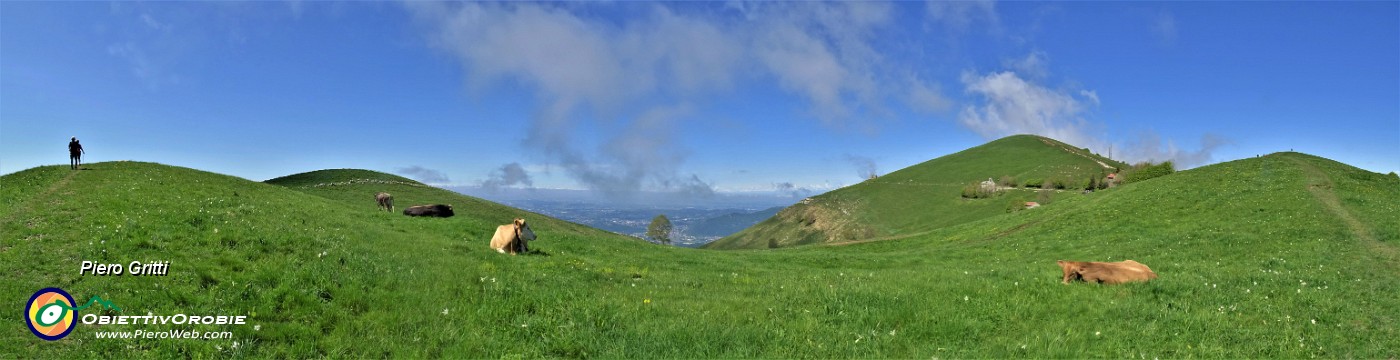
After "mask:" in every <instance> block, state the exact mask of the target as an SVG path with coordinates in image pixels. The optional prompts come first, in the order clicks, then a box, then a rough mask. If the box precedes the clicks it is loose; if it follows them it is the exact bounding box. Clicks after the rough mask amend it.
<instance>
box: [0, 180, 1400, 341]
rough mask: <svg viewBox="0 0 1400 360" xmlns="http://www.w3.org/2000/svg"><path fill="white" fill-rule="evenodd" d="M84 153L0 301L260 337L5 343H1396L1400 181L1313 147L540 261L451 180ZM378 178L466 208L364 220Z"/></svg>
mask: <svg viewBox="0 0 1400 360" xmlns="http://www.w3.org/2000/svg"><path fill="white" fill-rule="evenodd" d="M90 167H92V168H93V170H91V171H81V172H71V171H69V170H67V169H66V168H63V167H61V166H54V167H42V168H36V169H31V170H26V171H23V172H19V173H15V174H11V175H6V176H5V177H3V178H0V183H3V186H0V188H3V189H4V190H0V196H3V197H0V201H3V204H4V208H3V210H0V211H3V213H2V214H5V216H6V217H4V218H0V219H5V220H4V222H3V223H0V230H3V232H4V234H3V236H0V273H3V274H5V278H6V281H4V282H0V290H3V292H0V293H3V294H6V295H5V296H6V297H7V298H8V299H9V300H6V302H8V303H10V304H14V305H12V306H21V305H19V304H22V303H23V301H24V300H25V299H27V297H28V296H29V294H31V293H32V292H33V291H35V290H37V289H39V288H42V287H47V286H58V287H62V288H64V289H66V290H68V291H69V292H70V293H73V294H74V296H75V297H79V298H86V297H89V296H91V295H100V296H102V297H103V298H105V299H108V300H112V301H113V302H114V303H116V304H117V305H119V306H121V307H122V308H123V309H124V311H126V312H136V313H140V314H144V313H146V312H148V311H149V312H155V313H157V314H169V313H176V312H186V313H208V312H226V313H233V314H249V315H251V316H252V318H251V320H250V323H252V324H257V325H259V329H260V330H254V329H253V328H252V326H246V327H232V328H228V329H230V330H231V331H233V332H234V333H235V337H236V339H234V340H213V341H205V340H166V341H155V340H143V341H122V340H97V339H93V333H94V332H95V331H98V330H105V329H116V330H120V329H136V328H141V327H139V326H119V325H111V326H107V327H106V328H103V329H94V327H93V326H86V325H80V326H79V327H78V329H77V330H75V331H74V333H73V335H70V336H69V337H68V338H65V339H63V340H60V341H57V342H46V341H42V340H39V339H37V338H35V337H34V336H32V335H30V334H29V333H28V331H27V330H26V329H25V328H24V327H23V325H19V324H21V323H22V322H23V320H22V319H21V318H20V315H19V310H20V309H19V308H15V309H12V310H13V311H5V312H0V322H3V323H8V324H14V325H13V326H8V327H5V328H3V330H0V354H4V355H9V356H5V357H20V358H35V357H38V358H57V357H123V358H125V357H201V358H208V357H221V358H222V357H254V358H269V357H272V358H284V357H320V356H326V357H337V358H341V357H354V358H361V357H399V358H405V357H406V358H418V357H453V358H462V357H466V358H502V357H508V358H514V357H603V358H610V357H629V358H810V357H818V358H852V357H854V358H929V357H940V358H961V357H979V358H984V357H998V358H1001V357H1016V358H1021V357H1037V358H1043V357H1061V358H1064V357H1072V358H1086V357H1094V358H1126V357H1133V358H1193V357H1212V358H1222V357H1223V358H1245V357H1248V358H1305V357H1334V358H1335V357H1348V358H1349V357H1357V358H1390V357H1396V356H1400V352H1398V351H1400V340H1397V339H1400V331H1397V330H1396V329H1397V326H1400V298H1397V297H1396V296H1394V294H1396V293H1400V277H1397V275H1400V260H1397V259H1396V258H1394V257H1393V256H1392V255H1393V254H1394V249H1395V247H1396V246H1400V244H1397V239H1396V238H1395V229H1396V226H1397V223H1400V217H1397V216H1393V215H1396V214H1397V211H1400V210H1398V209H1397V207H1396V206H1397V205H1395V204H1400V181H1397V180H1395V179H1394V178H1391V177H1385V176H1380V175H1376V174H1371V173H1368V172H1365V171H1362V170H1359V169H1355V168H1352V167H1349V166H1346V165H1343V164H1338V163H1335V162H1332V161H1329V160H1326V159H1321V158H1316V157H1312V156H1307V155H1302V154H1293V153H1286V154H1275V155H1270V156H1266V157H1263V158H1258V159H1248V160H1241V161H1234V162H1229V163H1223V164H1217V165H1212V166H1207V167H1202V168H1198V169H1193V170H1189V171H1184V172H1180V173H1178V174H1176V175H1173V176H1168V177H1162V178H1158V179H1153V180H1149V181H1144V182H1141V183H1135V184H1130V185H1126V186H1123V187H1120V188H1116V189H1113V190H1112V191H1106V192H1100V193H1095V194H1092V195H1087V196H1080V195H1074V196H1061V197H1060V198H1058V199H1057V200H1056V202H1055V203H1054V204H1053V206H1047V207H1042V208H1040V209H1034V210H1030V211H1021V212H1016V213H1011V214H1002V215H995V216H990V217H988V218H985V219H982V220H977V221H970V222H964V223H961V224H955V225H950V226H945V227H940V228H936V229H931V230H928V231H927V232H924V233H919V234H913V235H910V236H906V237H902V238H897V239H891V240H888V241H878V242H870V243H860V244H852V245H845V246H804V247H796V248H791V249H778V250H754V251H707V250H693V249H682V248H673V247H662V246H656V245H651V244H647V243H644V242H641V241H636V240H631V239H629V238H625V237H621V236H616V235H611V234H607V233H604V232H601V231H597V230H592V229H588V228H584V227H581V226H578V225H574V224H570V223H567V222H562V221H556V220H550V219H546V218H540V219H538V220H535V219H534V218H535V217H537V216H535V215H528V214H527V215H526V216H529V217H531V219H532V220H531V221H532V224H534V225H533V227H535V231H536V232H537V233H539V236H540V240H539V241H536V242H534V243H532V247H533V248H535V249H538V250H540V251H541V253H538V254H534V255H526V256H515V257H512V256H506V255H500V254H496V253H495V252H493V251H491V250H489V249H487V247H486V242H487V240H488V238H489V231H490V229H492V228H494V224H498V223H503V222H501V221H500V219H508V218H510V217H514V216H519V214H525V213H524V212H521V211H519V210H514V209H509V208H505V207H501V206H499V205H494V204H490V203H486V202H483V201H480V200H477V199H471V198H467V197H464V196H460V195H455V194H452V193H448V192H445V191H441V190H437V189H432V188H426V187H421V186H415V185H411V184H377V185H375V186H369V185H365V184H364V183H358V184H353V185H336V186H322V187H315V186H314V185H315V184H319V183H334V182H345V181H348V180H352V179H356V178H369V177H365V176H364V174H352V173H350V172H341V173H339V174H337V172H330V173H322V174H319V175H317V176H320V177H319V178H316V179H313V180H308V181H304V182H284V181H275V182H277V183H283V184H292V185H289V186H286V187H284V186H280V185H272V184H264V183H256V182H250V181H246V180H242V179H238V178H233V177H227V176H222V175H217V174H210V173H205V172H199V171H194V170H190V169H182V168H175V167H169V166H163V165H158V164H148V163H97V164H92V165H90ZM313 174H315V173H313ZM882 179H883V177H882ZM11 184H14V185H11ZM1326 184H1331V185H1330V186H1314V185H1326ZM12 186H13V188H12ZM362 186H365V187H362ZM14 188H18V189H20V190H22V191H13V190H12V189H14ZM379 190H386V191H389V192H391V193H394V194H395V197H396V200H397V202H398V205H399V206H405V205H407V204H409V203H411V202H424V203H452V204H454V207H455V208H456V210H457V213H458V215H457V216H456V217H453V218H448V219H424V218H408V217H404V216H402V215H397V214H389V213H386V212H383V211H375V207H374V201H373V199H372V194H373V192H375V191H379ZM1320 191H1325V192H1324V193H1319V192H1320ZM36 192H38V193H37V195H36ZM235 193H237V195H234V194H235ZM1328 194H1331V196H1332V198H1335V199H1336V201H1335V202H1331V201H1328V199H1330V198H1329V197H1328V196H1327V195H1328ZM406 200H407V201H406ZM1339 209H1340V210H1339ZM1346 216H1350V217H1351V218H1353V219H1354V221H1346V220H1344V219H1343V217H1346ZM118 226H120V227H118ZM216 228H217V229H219V232H217V233H216V232H214V231H213V229H216ZM104 240H105V242H103V241H104ZM1387 249H1388V250H1387ZM102 250H106V252H105V253H104V252H102ZM322 252H324V253H326V255H325V256H319V254H320V253H322ZM104 254H105V255H104ZM147 258H151V259H165V260H170V261H171V262H172V265H173V266H172V270H171V276H169V277H163V278H137V277H106V278H99V277H92V276H77V275H76V274H77V269H76V268H77V262H78V261H80V259H93V260H100V259H110V260H112V261H119V260H126V259H147ZM1059 259H1064V260H1095V261H1116V260H1121V259H1134V260H1137V261H1140V262H1142V263H1144V264H1147V265H1149V266H1151V267H1152V268H1153V269H1154V270H1155V271H1156V272H1157V273H1158V274H1159V275H1160V278H1159V279H1157V280H1154V281H1152V282H1149V283H1142V284H1130V285H1125V286H1098V285H1089V284H1076V285H1071V286H1065V285H1060V284H1059V277H1060V273H1059V269H1058V267H1056V266H1055V264H1054V261H1055V260H1059ZM128 261H129V260H128ZM444 310H446V314H444ZM1314 320H1315V321H1316V323H1314ZM192 327H193V328H195V329H208V330H222V329H224V328H219V327H202V326H192ZM152 330H164V329H152ZM235 340H236V341H239V342H240V346H239V347H238V348H236V349H234V348H232V347H231V345H232V342H233V341H235Z"/></svg>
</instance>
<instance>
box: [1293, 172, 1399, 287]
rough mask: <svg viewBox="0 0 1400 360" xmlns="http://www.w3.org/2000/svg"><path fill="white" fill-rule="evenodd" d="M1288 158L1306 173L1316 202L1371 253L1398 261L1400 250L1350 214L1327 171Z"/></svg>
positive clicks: (1309, 189) (1309, 188) (1309, 190)
mask: <svg viewBox="0 0 1400 360" xmlns="http://www.w3.org/2000/svg"><path fill="white" fill-rule="evenodd" d="M1288 160H1291V161H1293V162H1294V163H1297V164H1298V165H1299V167H1301V168H1302V169H1303V172H1304V173H1305V174H1307V177H1308V179H1307V180H1308V192H1310V193H1312V195H1313V197H1314V198H1316V199H1317V202H1319V203H1322V205H1323V206H1324V207H1326V208H1327V210H1328V211H1329V212H1331V213H1332V215H1333V216H1336V217H1337V219H1340V220H1342V223H1344V224H1346V226H1347V229H1348V230H1351V233H1352V234H1353V235H1356V238H1358V239H1361V242H1362V244H1364V245H1366V248H1367V249H1369V250H1371V251H1372V252H1373V253H1378V254H1380V255H1382V256H1384V257H1385V258H1386V259H1388V260H1390V261H1391V262H1392V263H1394V262H1400V250H1397V249H1396V248H1395V247H1394V246H1391V245H1389V244H1386V243H1383V242H1381V241H1380V240H1378V239H1376V235H1375V233H1374V232H1372V231H1371V228H1370V227H1368V226H1366V224H1365V223H1363V222H1361V220H1357V219H1356V216H1354V215H1352V214H1351V211H1348V210H1347V208H1346V207H1345V206H1343V205H1342V201H1341V199H1339V198H1337V193H1335V192H1333V191H1332V188H1333V187H1334V186H1335V185H1336V184H1335V183H1334V182H1332V178H1331V177H1329V176H1327V173H1325V172H1323V171H1322V170H1321V169H1318V168H1317V166H1314V165H1313V164H1310V163H1308V162H1307V161H1304V160H1300V159H1293V158H1289V159H1288Z"/></svg>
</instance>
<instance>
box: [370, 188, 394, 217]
mask: <svg viewBox="0 0 1400 360" xmlns="http://www.w3.org/2000/svg"><path fill="white" fill-rule="evenodd" d="M374 201H375V202H377V203H379V208H380V209H384V210H387V211H389V212H394V196H393V195H389V193H386V192H381V193H378V194H374Z"/></svg>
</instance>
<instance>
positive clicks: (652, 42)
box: [405, 2, 950, 193]
mask: <svg viewBox="0 0 1400 360" xmlns="http://www.w3.org/2000/svg"><path fill="white" fill-rule="evenodd" d="M405 6H407V7H408V8H409V9H410V12H411V13H412V14H413V15H414V16H415V18H417V19H418V21H419V22H420V24H423V25H426V28H427V29H428V36H429V40H430V42H431V43H432V44H433V45H435V46H436V47H438V48H441V49H442V50H443V51H445V52H448V53H450V54H452V55H453V56H455V57H456V58H457V59H458V60H460V61H461V64H462V66H463V68H464V69H465V70H466V72H467V78H468V79H469V82H470V83H471V85H472V86H474V87H478V88H482V87H487V86H491V85H494V84H497V83H500V82H510V83H519V84H524V85H526V86H528V87H529V88H531V89H532V90H533V91H535V99H536V100H537V101H538V102H540V106H539V108H540V110H539V111H538V113H537V115H536V116H535V117H534V118H533V119H532V121H531V123H530V124H529V126H528V127H527V128H528V129H529V130H528V132H527V134H526V140H525V142H524V144H525V146H527V147H528V148H530V149H535V150H538V151H540V152H541V153H543V154H544V155H546V156H547V157H548V158H550V159H551V163H552V164H554V165H558V166H559V167H560V168H562V169H564V170H565V171H566V173H567V174H568V175H569V176H570V177H572V178H574V179H575V180H577V181H579V182H580V183H583V184H585V185H586V186H589V187H590V188H593V189H596V190H604V191H606V192H614V193H627V192H635V191H636V190H641V189H653V190H655V189H657V188H662V189H670V190H675V191H689V192H692V193H704V191H691V190H693V189H696V188H697V187H699V186H701V185H707V183H706V182H704V181H702V180H700V179H699V178H698V177H695V176H693V175H692V176H685V175H682V174H681V170H680V169H681V166H680V165H681V164H682V163H683V162H684V160H685V158H686V155H687V152H686V151H685V150H684V148H683V145H681V144H679V141H677V139H678V138H679V136H678V134H676V132H677V131H678V130H677V128H678V127H679V126H677V125H676V124H677V123H679V122H684V121H701V120H702V119H699V118H698V115H697V114H695V112H694V111H691V110H690V109H692V108H695V107H696V105H693V103H694V102H695V101H697V100H696V99H704V98H705V97H707V96H713V95H724V94H728V93H730V92H731V91H733V90H734V88H735V87H736V85H737V84H739V83H740V82H741V81H755V80H756V81H773V82H775V83H776V84H777V85H778V87H779V88H781V89H784V91H787V92H788V93H789V94H790V95H792V96H794V97H796V98H799V99H802V100H804V101H805V102H806V103H807V104H808V105H810V107H809V111H810V115H811V116H812V117H813V118H815V119H817V120H819V121H820V122H821V123H823V124H825V125H828V126H830V127H833V128H844V127H846V126H849V125H857V126H859V125H862V124H861V123H862V122H868V121H871V118H875V117H877V116H872V115H879V114H881V113H882V111H883V107H884V106H886V103H885V99H886V98H890V97H893V98H895V99H906V100H905V101H904V102H905V103H906V104H907V105H908V106H910V107H911V108H914V109H915V110H919V111H929V110H934V111H936V110H942V109H946V108H948V107H950V105H949V104H950V102H949V101H948V100H947V99H946V98H944V97H943V96H942V94H940V93H939V86H938V84H937V83H934V82H928V81H920V80H906V78H905V77H902V76H901V75H903V74H908V73H912V72H911V71H909V70H908V69H907V68H905V69H899V68H898V67H897V66H892V65H891V64H888V63H886V62H885V60H884V59H883V58H882V57H881V56H880V52H879V51H876V50H875V49H874V48H873V47H872V45H871V43H872V42H874V40H875V38H876V37H877V36H878V31H877V30H880V29H883V28H884V27H887V26H889V25H890V24H891V21H892V9H891V7H890V5H889V4H884V3H762V2H760V3H741V2H736V3H730V4H726V8H725V9H726V10H725V11H739V12H740V13H742V14H743V15H744V19H743V20H739V19H734V18H728V17H724V16H719V15H717V14H714V13H705V12H696V11H686V12H681V11H676V10H673V9H672V8H669V7H667V6H666V5H659V4H649V5H641V4H621V5H615V7H614V8H612V9H613V10H619V11H624V12H627V13H628V15H627V16H622V17H618V18H607V19H604V18H597V17H594V16H592V15H590V12H589V11H585V10H586V9H587V8H585V7H579V6H571V5H569V4H557V5H556V4H540V3H506V4H488V3H426V2H409V3H407V4H405ZM633 10H639V11H633ZM687 10H693V8H687ZM878 84H896V85H895V86H890V87H888V88H886V87H882V86H879V85H878ZM630 109H649V110H646V111H645V112H643V113H634V112H631V111H629V110H630ZM599 119H602V120H599ZM618 124H621V126H622V128H621V129H613V128H614V127H616V126H617V125H618ZM586 129H603V130H608V131H582V130H586ZM598 133H602V134H603V135H601V136H602V138H600V139H581V137H584V136H598V135H595V134H598ZM587 143H600V144H603V145H602V146H600V147H598V148H597V149H596V150H593V151H589V150H588V149H587V148H585V147H583V146H582V144H587Z"/></svg>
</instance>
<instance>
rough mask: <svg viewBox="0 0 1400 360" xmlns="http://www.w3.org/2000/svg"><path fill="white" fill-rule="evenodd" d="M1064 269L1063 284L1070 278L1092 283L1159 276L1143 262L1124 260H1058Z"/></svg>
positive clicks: (1129, 280) (1120, 282) (1109, 282)
mask: <svg viewBox="0 0 1400 360" xmlns="http://www.w3.org/2000/svg"><path fill="white" fill-rule="evenodd" d="M1056 263H1058V264H1060V270H1063V271H1064V278H1063V279H1062V280H1061V281H1060V283H1061V284H1068V283H1069V282H1070V280H1084V281H1085V282H1091V283H1104V284H1122V283H1125V282H1134V281H1148V280H1152V279H1156V278H1157V273H1154V272H1152V269H1149V268H1147V265H1143V264H1142V263H1139V262H1136V261H1132V260H1123V261H1119V262H1087V261H1064V260H1060V261H1056Z"/></svg>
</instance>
